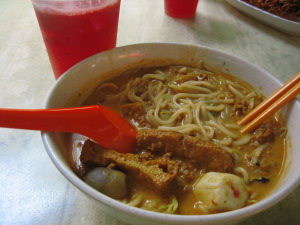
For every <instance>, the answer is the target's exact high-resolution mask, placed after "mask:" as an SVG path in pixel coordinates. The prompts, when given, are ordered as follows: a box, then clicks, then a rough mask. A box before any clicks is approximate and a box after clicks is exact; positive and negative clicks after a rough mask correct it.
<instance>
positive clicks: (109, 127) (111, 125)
mask: <svg viewBox="0 0 300 225" xmlns="http://www.w3.org/2000/svg"><path fill="white" fill-rule="evenodd" d="M0 127H6V128H17V129H27V130H42V131H61V132H71V133H78V134H82V135H84V136H86V137H89V138H91V139H92V140H94V141H96V142H97V143H99V144H100V145H102V146H103V147H105V148H108V149H114V150H116V151H119V152H124V153H126V152H132V150H133V148H134V146H135V142H136V130H135V129H134V127H133V126H132V125H131V124H130V123H129V122H128V121H126V120H125V119H124V118H122V117H121V116H120V115H119V114H117V113H116V112H114V111H113V110H111V109H109V108H106V107H104V106H100V105H92V106H83V107H73V108H61V109H0Z"/></svg>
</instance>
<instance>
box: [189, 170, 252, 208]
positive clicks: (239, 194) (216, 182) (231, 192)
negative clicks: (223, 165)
mask: <svg viewBox="0 0 300 225" xmlns="http://www.w3.org/2000/svg"><path fill="white" fill-rule="evenodd" d="M194 194H195V195H196V197H197V198H198V199H199V201H201V202H202V203H203V204H204V205H205V206H206V208H207V210H208V211H209V212H211V213H215V212H225V211H230V210H234V209H239V208H241V207H243V206H244V205H245V203H246V201H247V199H248V195H249V193H248V191H247V188H246V185H245V183H244V180H243V179H242V178H240V177H238V176H236V175H233V174H229V173H217V172H209V173H206V174H205V175H204V176H202V177H201V178H200V179H199V180H197V181H196V183H195V184H194Z"/></svg>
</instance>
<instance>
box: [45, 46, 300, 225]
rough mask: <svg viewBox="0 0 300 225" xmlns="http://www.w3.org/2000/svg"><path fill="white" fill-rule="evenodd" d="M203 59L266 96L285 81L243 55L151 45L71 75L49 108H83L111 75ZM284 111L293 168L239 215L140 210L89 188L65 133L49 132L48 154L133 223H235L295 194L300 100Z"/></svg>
mask: <svg viewBox="0 0 300 225" xmlns="http://www.w3.org/2000/svg"><path fill="white" fill-rule="evenodd" d="M200 60H204V61H205V62H206V63H207V64H209V65H211V66H213V67H214V68H218V69H220V70H223V71H225V72H227V73H230V74H232V75H236V76H239V77H240V78H242V79H244V80H245V81H247V82H249V83H250V84H252V85H254V86H256V87H263V93H264V94H265V95H269V94H271V93H272V92H273V91H275V90H276V89H277V88H278V87H279V86H280V85H281V83H280V82H279V81H278V80H277V79H276V78H274V77H273V76H272V75H271V74H270V73H268V72H267V71H265V70H263V69H261V68H259V67H257V66H255V65H254V64H252V63H250V62H247V61H245V60H243V59H241V58H239V57H236V56H233V55H230V54H227V53H225V52H222V51H218V50H215V49H211V48H207V47H201V46H194V45H183V44H166V43H152V44H151V43H150V44H137V45H131V46H124V47H119V48H116V49H113V50H110V51H107V52H103V53H99V54H97V55H94V56H92V57H90V58H88V59H86V60H84V61H82V62H80V63H78V64H77V65H75V66H74V67H72V68H71V69H70V70H69V71H67V72H66V73H65V74H64V75H63V76H62V77H61V78H60V79H59V80H58V81H57V82H56V83H55V85H54V86H53V88H52V89H51V90H50V93H49V95H48V98H47V103H46V108H58V107H69V106H78V105H81V103H82V102H83V101H84V100H85V99H86V98H87V96H88V95H89V94H90V93H91V92H92V91H93V90H94V89H95V88H96V86H97V84H98V83H99V82H101V81H102V80H105V79H106V78H107V77H109V76H115V75H117V74H118V73H119V72H121V71H125V70H128V69H130V68H133V67H135V66H139V65H146V66H150V65H161V64H170V63H177V64H187V65H190V66H193V65H194V66H195V65H197V64H198V63H199V61H200ZM286 109H287V110H284V111H285V112H286V113H285V117H286V120H287V126H288V129H289V137H290V140H291V143H292V145H290V146H289V150H288V157H287V165H286V168H285V171H284V173H283V176H282V178H281V180H280V184H278V185H277V187H276V188H275V189H274V191H273V192H272V193H271V194H270V195H269V196H268V197H266V198H265V199H264V200H262V201H260V202H258V203H256V204H254V205H251V206H248V207H245V208H242V209H238V210H234V211H230V212H225V213H219V214H214V215H204V216H183V215H168V214H162V213H155V212H150V211H146V210H142V209H138V208H134V207H131V206H128V205H125V204H123V203H120V202H118V201H116V200H114V199H111V198H109V197H107V196H105V195H103V194H101V193H100V192H98V191H96V190H94V189H93V188H91V187H90V186H88V185H87V184H85V183H84V182H83V181H82V180H81V179H80V178H79V177H77V176H76V175H75V173H74V172H73V171H72V169H71V167H70V165H68V162H67V160H66V158H65V151H66V137H65V134H64V133H59V132H43V133H42V138H43V142H44V145H45V147H46V149H47V152H48V154H49V156H50V158H51V159H52V161H53V163H54V164H55V165H56V167H57V168H58V169H59V170H60V172H61V173H62V174H63V175H64V176H65V177H66V178H67V179H68V180H69V181H70V182H71V183H73V184H74V185H75V186H76V187H77V188H78V189H80V190H81V191H82V192H83V193H85V194H86V195H88V196H89V197H91V199H94V200H95V201H96V202H98V203H99V204H100V205H101V206H102V208H103V210H104V211H106V212H107V213H108V214H110V215H111V216H113V217H116V218H118V219H120V220H123V221H125V222H127V223H130V224H143V225H150V224H151V225H157V224H172V225H174V224H186V225H190V224H198V225H200V224H202V225H203V224H209V225H212V224H216V225H217V224H222V225H226V224H234V223H237V222H240V221H242V220H244V219H246V218H248V217H250V216H253V215H255V214H257V213H259V212H261V211H263V210H265V209H267V208H269V207H271V206H273V205H274V204H276V203H278V202H279V201H280V200H282V199H283V198H285V197H286V196H287V195H288V194H290V193H291V192H292V191H293V190H294V189H295V188H296V187H297V186H298V185H299V183H300V173H299V171H300V147H299V146H300V139H299V137H298V136H299V135H298V134H297V133H298V131H297V129H298V128H299V124H300V117H299V116H298V115H300V104H299V101H294V102H293V103H290V104H289V105H288V106H287V107H286Z"/></svg>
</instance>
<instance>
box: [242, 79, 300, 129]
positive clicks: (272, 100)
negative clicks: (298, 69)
mask: <svg viewBox="0 0 300 225" xmlns="http://www.w3.org/2000/svg"><path fill="white" fill-rule="evenodd" d="M298 94H300V73H297V74H296V75H295V76H293V77H292V78H291V79H290V80H289V81H288V82H287V83H285V84H284V85H283V86H282V87H281V88H280V89H279V90H277V91H276V92H274V93H273V94H272V95H271V96H270V97H268V98H267V99H265V100H264V101H263V102H262V103H261V104H259V105H258V106H257V107H256V108H255V109H254V110H252V111H251V112H250V113H249V114H247V115H246V116H245V117H244V118H243V119H241V120H240V121H238V124H240V125H243V124H245V123H247V122H249V121H251V120H252V119H253V120H252V121H251V122H250V123H248V124H247V125H246V126H245V127H243V128H242V129H241V133H242V134H243V133H248V132H250V131H252V130H253V129H254V128H256V127H257V126H258V125H260V124H261V123H262V122H263V121H264V120H265V119H266V118H267V117H269V116H270V115H271V114H272V113H274V112H276V111H277V110H278V109H280V108H281V107H282V106H283V105H285V104H286V103H288V102H289V101H290V100H292V99H293V98H294V97H296V96H297V95H298ZM254 118H255V119H254Z"/></svg>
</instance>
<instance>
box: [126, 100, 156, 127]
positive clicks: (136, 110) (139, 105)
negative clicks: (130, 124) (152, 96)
mask: <svg viewBox="0 0 300 225" xmlns="http://www.w3.org/2000/svg"><path fill="white" fill-rule="evenodd" d="M146 104H147V103H145V102H135V103H129V104H124V105H121V113H122V115H123V116H124V117H125V118H127V119H129V120H132V119H133V120H134V121H136V122H138V123H139V125H140V126H142V127H151V124H150V123H149V122H148V121H147V119H146V111H145V107H146Z"/></svg>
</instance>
